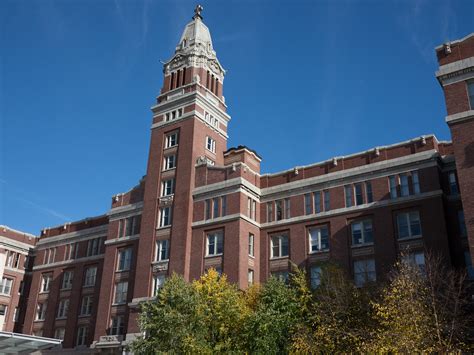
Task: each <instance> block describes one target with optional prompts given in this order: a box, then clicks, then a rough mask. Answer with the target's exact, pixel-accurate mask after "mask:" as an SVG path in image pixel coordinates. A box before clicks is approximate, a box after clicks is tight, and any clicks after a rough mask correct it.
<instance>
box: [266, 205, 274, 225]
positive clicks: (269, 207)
mask: <svg viewBox="0 0 474 355" xmlns="http://www.w3.org/2000/svg"><path fill="white" fill-rule="evenodd" d="M267 222H273V202H267Z"/></svg>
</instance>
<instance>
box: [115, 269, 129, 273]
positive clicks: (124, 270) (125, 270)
mask: <svg viewBox="0 0 474 355" xmlns="http://www.w3.org/2000/svg"><path fill="white" fill-rule="evenodd" d="M127 271H130V269H123V270H115V273H120V272H127Z"/></svg>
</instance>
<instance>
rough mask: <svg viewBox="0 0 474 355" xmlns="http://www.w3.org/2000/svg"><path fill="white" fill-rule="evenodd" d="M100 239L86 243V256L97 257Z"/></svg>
mask: <svg viewBox="0 0 474 355" xmlns="http://www.w3.org/2000/svg"><path fill="white" fill-rule="evenodd" d="M101 242H102V238H94V239H90V240H89V241H88V242H87V256H94V255H99V253H100V244H101Z"/></svg>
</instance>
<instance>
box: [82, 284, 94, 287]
mask: <svg viewBox="0 0 474 355" xmlns="http://www.w3.org/2000/svg"><path fill="white" fill-rule="evenodd" d="M94 286H95V284H94V285H83V286H82V288H91V287H94Z"/></svg>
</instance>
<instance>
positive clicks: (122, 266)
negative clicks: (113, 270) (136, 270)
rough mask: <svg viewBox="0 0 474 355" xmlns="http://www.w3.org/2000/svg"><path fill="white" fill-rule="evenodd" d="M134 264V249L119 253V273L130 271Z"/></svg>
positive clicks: (123, 250)
mask: <svg viewBox="0 0 474 355" xmlns="http://www.w3.org/2000/svg"><path fill="white" fill-rule="evenodd" d="M131 264H132V248H127V249H122V250H119V251H118V263H117V271H127V270H130V267H131Z"/></svg>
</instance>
